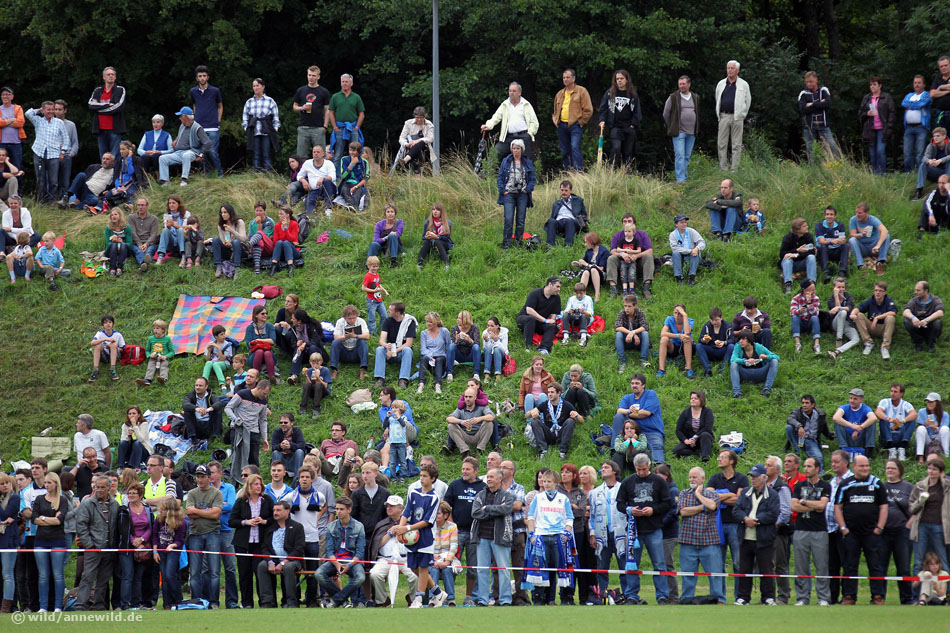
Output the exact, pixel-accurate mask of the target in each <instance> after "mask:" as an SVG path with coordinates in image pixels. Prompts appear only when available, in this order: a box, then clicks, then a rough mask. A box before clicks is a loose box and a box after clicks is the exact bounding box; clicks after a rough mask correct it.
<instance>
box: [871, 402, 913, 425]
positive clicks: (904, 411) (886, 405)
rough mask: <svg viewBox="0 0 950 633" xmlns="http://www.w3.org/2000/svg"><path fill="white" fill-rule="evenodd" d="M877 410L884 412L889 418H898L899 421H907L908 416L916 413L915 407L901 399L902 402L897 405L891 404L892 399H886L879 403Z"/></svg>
mask: <svg viewBox="0 0 950 633" xmlns="http://www.w3.org/2000/svg"><path fill="white" fill-rule="evenodd" d="M877 408H878V409H881V410H883V411H884V414H885V415H886V416H887V417H889V418H897V419H898V420H905V419H906V418H907V415H908V414H909V413H910V412H911V411H914V406H913V405H912V404H911V403H909V402H907V401H906V400H904V399H901V401H900V402H898V403H897V404H896V405H895V404H894V403H893V402H891V399H890V398H884V399H883V400H881V401H880V402H878V403H877Z"/></svg>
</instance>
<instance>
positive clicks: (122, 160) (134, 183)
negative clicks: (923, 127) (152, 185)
mask: <svg viewBox="0 0 950 633" xmlns="http://www.w3.org/2000/svg"><path fill="white" fill-rule="evenodd" d="M146 185H148V177H147V176H146V175H145V170H144V169H143V168H142V160H141V159H140V158H139V157H138V156H136V155H135V145H133V144H132V143H131V142H129V141H122V142H121V143H119V158H118V159H117V160H116V162H115V172H114V178H113V181H112V187H111V188H110V189H107V190H106V191H105V192H103V194H104V195H103V199H105V200H106V201H107V202H108V203H109V205H110V206H113V207H114V206H117V205H120V204H122V203H124V202H127V201H129V200H132V199H133V198H134V197H135V193H136V192H137V191H139V190H141V189H143V188H144V187H145V186H146Z"/></svg>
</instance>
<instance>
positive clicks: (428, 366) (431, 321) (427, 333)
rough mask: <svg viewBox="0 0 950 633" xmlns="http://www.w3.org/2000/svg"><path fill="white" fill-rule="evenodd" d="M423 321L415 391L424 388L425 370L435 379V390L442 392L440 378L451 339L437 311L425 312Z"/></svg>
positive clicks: (417, 391) (444, 368) (442, 374)
mask: <svg viewBox="0 0 950 633" xmlns="http://www.w3.org/2000/svg"><path fill="white" fill-rule="evenodd" d="M425 321H426V328H425V329H424V330H422V332H421V333H420V334H419V386H418V387H417V388H416V393H422V391H423V390H424V389H425V388H426V378H425V376H426V372H427V371H428V372H429V373H431V374H432V378H433V380H434V381H435V392H436V393H442V378H443V376H445V374H446V367H445V358H446V355H447V354H448V352H449V345H450V344H451V342H452V340H451V338H450V336H449V331H448V330H447V329H446V328H445V327H443V325H442V317H440V316H439V313H438V312H429V313H428V314H426V316H425Z"/></svg>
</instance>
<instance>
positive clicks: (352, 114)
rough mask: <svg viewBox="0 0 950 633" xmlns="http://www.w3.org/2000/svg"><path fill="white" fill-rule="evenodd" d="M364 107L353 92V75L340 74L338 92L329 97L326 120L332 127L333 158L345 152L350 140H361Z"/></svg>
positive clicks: (338, 157) (360, 99)
mask: <svg viewBox="0 0 950 633" xmlns="http://www.w3.org/2000/svg"><path fill="white" fill-rule="evenodd" d="M364 118H366V108H365V107H363V99H362V98H361V97H360V96H359V95H358V94H356V93H355V92H353V75H351V74H349V73H344V74H343V75H341V76H340V92H338V93H336V94H335V95H333V96H332V97H330V104H329V106H328V107H327V120H328V121H329V123H330V125H331V126H332V127H333V138H332V141H333V158H334V159H336V160H339V159H340V157H341V156H344V155H345V154H346V148H347V147H349V145H350V141H359V142H360V145H364V142H363V131H362V129H363V119H364Z"/></svg>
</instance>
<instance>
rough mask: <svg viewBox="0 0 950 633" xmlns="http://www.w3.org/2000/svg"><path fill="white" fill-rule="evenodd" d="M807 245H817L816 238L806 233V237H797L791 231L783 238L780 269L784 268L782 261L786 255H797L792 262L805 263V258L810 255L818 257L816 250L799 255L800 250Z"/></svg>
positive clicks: (779, 262) (779, 255)
mask: <svg viewBox="0 0 950 633" xmlns="http://www.w3.org/2000/svg"><path fill="white" fill-rule="evenodd" d="M806 244H811V245H812V246H814V245H815V236H814V235H812V234H811V233H808V232H806V233H805V234H804V235H795V232H794V231H789V232H788V233H786V234H785V235H783V236H782V245H781V246H780V247H779V249H778V267H779V268H781V267H782V260H783V259H785V254H786V253H795V257H793V258H792V261H796V262H797V261H805V258H806V257H808V256H809V255H816V254H817V252H818V251H817V250H815V249H814V248H813V249H811V250H810V251H806V252H804V253H799V252H798V248H799V247H800V246H804V245H806Z"/></svg>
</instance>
